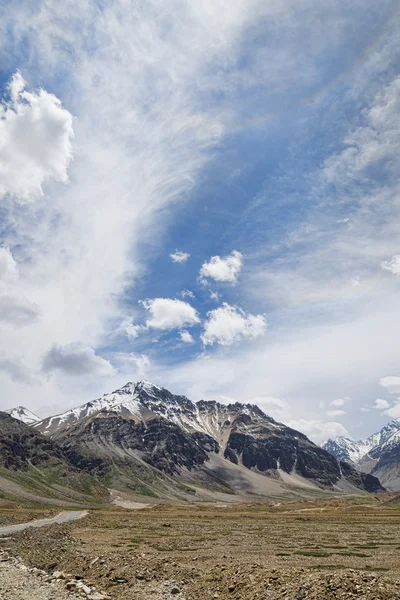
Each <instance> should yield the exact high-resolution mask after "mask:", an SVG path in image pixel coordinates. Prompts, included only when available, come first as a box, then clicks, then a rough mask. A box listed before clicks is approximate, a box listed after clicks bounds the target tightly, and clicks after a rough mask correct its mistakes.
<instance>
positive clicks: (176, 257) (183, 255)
mask: <svg viewBox="0 0 400 600" xmlns="http://www.w3.org/2000/svg"><path fill="white" fill-rule="evenodd" d="M169 256H170V258H171V260H172V262H174V263H185V262H186V261H187V260H188V259H189V258H190V254H189V253H188V252H182V251H181V250H175V252H173V253H172V254H170V255H169Z"/></svg>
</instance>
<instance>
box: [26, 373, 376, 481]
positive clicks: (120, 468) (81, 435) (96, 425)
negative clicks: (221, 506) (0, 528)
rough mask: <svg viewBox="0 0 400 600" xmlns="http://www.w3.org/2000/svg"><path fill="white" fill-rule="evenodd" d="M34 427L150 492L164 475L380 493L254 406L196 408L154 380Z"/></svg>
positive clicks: (202, 404)
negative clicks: (107, 464)
mask: <svg viewBox="0 0 400 600" xmlns="http://www.w3.org/2000/svg"><path fill="white" fill-rule="evenodd" d="M34 427H35V428H36V429H37V430H39V431H40V432H41V433H43V434H45V435H46V436H48V437H50V438H52V439H53V440H54V441H56V442H57V443H59V444H60V445H61V446H62V447H63V448H66V450H67V452H68V453H72V455H74V453H75V452H76V453H77V454H79V455H83V456H95V457H98V458H100V459H101V460H105V461H111V465H112V466H110V469H111V470H112V472H113V473H116V472H118V473H119V475H118V477H120V473H121V472H123V473H125V475H126V473H127V469H128V472H129V477H131V475H132V474H134V475H135V476H136V475H140V481H141V482H142V483H143V481H145V480H146V482H147V483H146V485H153V483H152V482H153V481H160V472H161V473H162V472H163V473H167V474H168V475H169V476H173V477H178V478H179V479H180V480H182V481H185V482H186V483H187V482H201V483H210V484H211V485H212V486H214V487H215V486H217V487H218V488H219V489H221V490H226V489H229V490H230V493H232V491H233V490H234V489H237V488H239V489H241V490H242V491H243V489H246V490H247V491H249V490H252V489H253V490H256V489H257V488H256V487H254V486H255V481H256V480H257V482H258V483H257V486H260V488H262V487H265V486H271V485H272V486H276V485H277V486H278V487H279V486H281V485H286V484H284V482H289V483H290V485H295V486H298V485H303V486H306V487H309V486H310V485H311V486H313V485H314V486H315V485H316V486H321V485H322V486H328V487H336V488H337V489H344V488H346V489H352V490H355V489H357V488H358V489H360V488H361V489H364V490H368V491H377V490H379V489H381V487H380V484H379V481H378V480H377V479H376V478H374V477H371V476H366V475H364V474H360V473H358V472H357V471H356V470H354V469H353V468H352V467H350V466H348V465H341V463H340V462H338V461H337V460H336V459H335V458H333V457H332V456H331V455H330V454H329V453H328V452H326V451H324V450H322V449H321V448H319V447H318V446H316V445H315V444H313V442H311V441H310V440H309V439H308V438H307V437H306V436H305V435H304V434H302V433H300V432H298V431H295V430H294V429H291V428H289V427H287V426H286V425H284V424H282V423H278V422H276V421H275V420H274V419H272V418H271V417H269V416H267V415H266V414H264V413H263V412H262V410H261V409H260V408H259V407H258V406H256V405H254V404H242V403H239V402H236V403H234V404H228V405H224V404H220V403H219V402H215V401H204V400H200V401H199V402H192V401H191V400H189V399H188V398H186V396H181V395H175V394H172V393H171V392H169V391H168V390H166V389H164V388H162V387H159V386H157V385H154V384H152V383H150V382H148V381H140V382H138V383H132V382H130V383H127V384H126V385H125V386H123V387H122V388H121V389H119V390H116V391H114V392H112V393H110V394H104V395H103V396H102V397H101V398H98V399H97V400H93V401H92V402H88V403H86V404H84V405H82V406H79V407H77V408H75V409H72V410H69V411H66V412H65V413H63V414H61V415H57V416H54V417H49V418H47V419H44V420H43V421H41V422H40V423H37V424H35V425H34ZM115 469H117V470H116V471H115ZM146 469H147V470H148V469H150V472H149V473H148V474H147V475H146ZM152 469H153V470H152ZM154 469H155V470H156V471H154ZM250 471H252V472H253V473H252V474H251V475H250V473H249V472H250ZM125 475H124V476H125ZM266 480H267V481H266ZM268 480H270V481H269V482H268ZM162 481H164V479H162ZM273 482H274V483H273ZM277 482H280V483H277ZM129 485H130V487H132V484H131V483H130V484H129ZM160 485H161V484H160ZM162 485H164V483H163V484H162ZM232 486H233V487H232ZM260 488H258V489H260ZM152 489H153V488H152ZM153 491H154V489H153ZM253 493H256V491H254V492H253Z"/></svg>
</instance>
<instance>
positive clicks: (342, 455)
mask: <svg viewBox="0 0 400 600" xmlns="http://www.w3.org/2000/svg"><path fill="white" fill-rule="evenodd" d="M322 448H323V449H324V450H326V451H327V452H329V453H330V454H332V456H334V457H335V458H337V459H338V460H342V461H346V462H348V463H350V464H351V465H353V466H354V467H356V468H357V469H358V470H360V471H363V472H365V473H371V474H372V475H375V476H376V477H378V478H379V479H380V481H381V482H382V483H383V485H385V486H386V487H388V488H390V489H393V490H400V419H394V420H393V421H390V423H388V424H387V425H385V427H383V428H382V429H381V430H380V431H378V432H377V433H374V434H373V435H371V436H370V437H368V438H366V439H364V440H357V441H354V440H350V439H348V438H345V437H337V438H335V439H333V440H332V439H329V440H327V441H326V442H324V443H323V444H322Z"/></svg>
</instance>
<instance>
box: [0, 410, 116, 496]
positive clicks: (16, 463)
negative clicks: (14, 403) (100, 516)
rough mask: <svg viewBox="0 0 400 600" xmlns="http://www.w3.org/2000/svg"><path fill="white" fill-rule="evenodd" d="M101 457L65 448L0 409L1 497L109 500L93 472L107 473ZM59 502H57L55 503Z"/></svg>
mask: <svg viewBox="0 0 400 600" xmlns="http://www.w3.org/2000/svg"><path fill="white" fill-rule="evenodd" d="M106 469H107V467H106V465H105V463H103V462H102V461H101V459H99V458H95V457H92V456H91V457H85V456H84V455H82V454H80V453H79V452H77V451H70V452H69V451H68V450H67V449H64V448H61V447H60V446H59V445H58V444H56V443H55V442H54V441H53V440H51V439H48V438H46V437H44V436H43V435H41V434H40V433H39V432H37V431H35V430H34V429H33V428H32V427H30V426H28V425H26V424H25V423H23V422H22V421H19V420H17V419H14V418H13V417H11V416H10V415H9V414H7V413H5V412H0V496H1V497H6V498H7V497H14V498H15V497H21V498H25V499H31V500H34V499H35V498H36V499H37V501H42V500H44V499H45V498H48V499H50V500H51V501H53V500H66V501H72V502H75V501H78V502H85V503H87V502H88V501H92V500H93V499H96V498H97V499H99V500H101V499H107V498H108V492H107V490H106V488H105V487H104V486H102V485H101V484H100V483H99V481H98V480H97V479H95V478H94V477H93V476H92V474H93V472H95V471H96V470H97V471H98V472H99V473H102V472H106ZM55 503H57V502H55Z"/></svg>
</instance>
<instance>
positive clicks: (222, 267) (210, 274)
mask: <svg viewBox="0 0 400 600" xmlns="http://www.w3.org/2000/svg"><path fill="white" fill-rule="evenodd" d="M242 266H243V254H241V253H240V252H238V251H237V250H234V251H233V252H232V254H230V255H229V256H224V257H222V258H221V257H220V256H212V257H211V259H210V260H209V262H205V263H204V264H203V265H202V267H201V269H200V281H202V282H206V281H207V279H213V280H214V281H220V282H226V283H236V282H237V278H238V275H239V273H240V271H241V269H242Z"/></svg>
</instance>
